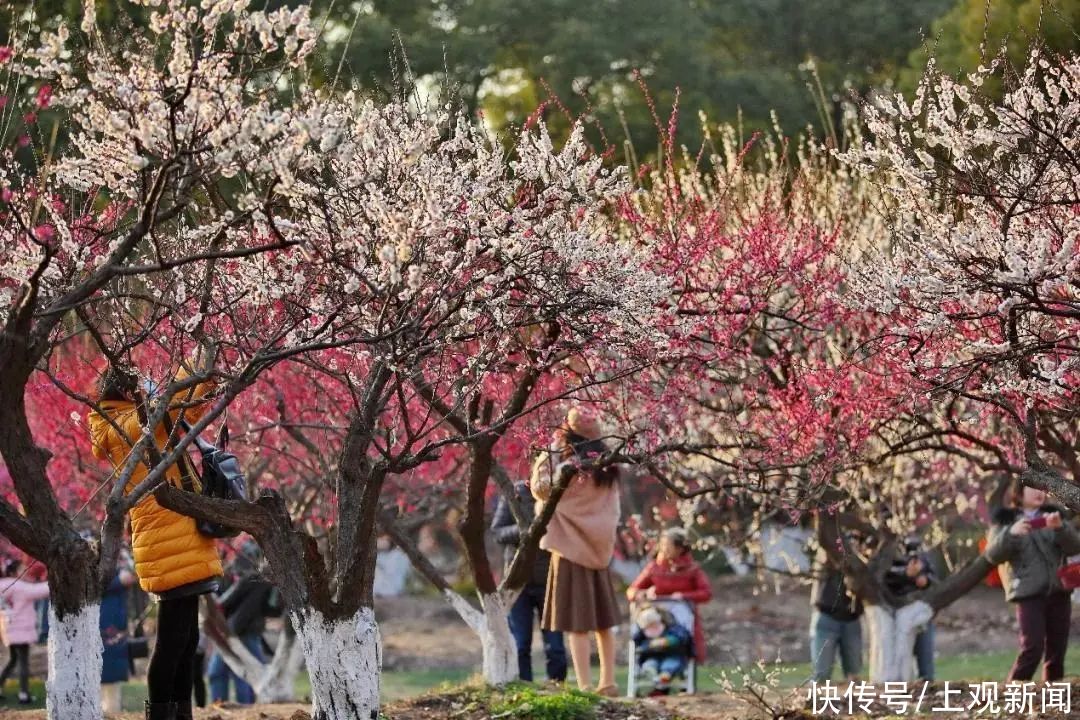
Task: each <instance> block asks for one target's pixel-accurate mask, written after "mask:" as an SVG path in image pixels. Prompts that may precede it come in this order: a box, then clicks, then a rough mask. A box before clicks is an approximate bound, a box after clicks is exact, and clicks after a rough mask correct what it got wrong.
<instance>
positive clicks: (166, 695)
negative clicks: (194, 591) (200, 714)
mask: <svg viewBox="0 0 1080 720" xmlns="http://www.w3.org/2000/svg"><path fill="white" fill-rule="evenodd" d="M198 648H199V596H198V595H192V596H190V597H182V598H175V599H171V600H162V601H161V603H160V605H159V606H158V627H157V641H156V642H155V643H154V654H153V655H152V656H151V657H150V667H149V668H148V669H147V671H146V685H147V691H148V694H149V696H150V702H152V703H167V702H175V703H180V704H182V705H186V706H189V707H190V706H191V692H192V687H193V685H194V679H195V651H196V650H198Z"/></svg>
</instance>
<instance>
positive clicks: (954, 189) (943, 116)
mask: <svg viewBox="0 0 1080 720" xmlns="http://www.w3.org/2000/svg"><path fill="white" fill-rule="evenodd" d="M1002 81H1004V83H1005V92H1004V94H1003V96H1002V97H1001V99H1000V100H998V99H994V96H993V94H992V93H989V92H985V91H984V88H986V87H988V86H989V85H991V84H992V83H998V82H1002ZM865 117H866V122H867V126H868V128H869V131H870V133H871V134H872V135H873V137H874V140H873V141H872V142H870V141H868V142H865V143H863V144H862V145H860V146H858V147H855V148H853V149H851V150H850V151H849V152H847V153H844V154H842V155H841V157H842V159H843V160H844V161H846V162H847V163H849V164H850V165H851V166H852V167H853V168H854V169H855V170H856V171H858V172H860V173H863V174H864V175H865V176H866V177H868V178H871V179H873V180H874V181H875V182H878V183H880V184H881V185H882V188H883V190H884V192H885V193H887V194H888V195H890V196H892V197H893V199H894V200H895V206H894V207H893V208H891V212H890V222H891V225H892V239H893V243H894V244H893V245H892V247H891V248H886V249H885V251H884V252H881V253H870V254H869V255H868V257H867V259H866V262H864V263H863V265H862V267H860V268H859V269H858V270H859V272H858V275H859V278H858V281H857V282H856V283H855V285H854V289H855V291H856V294H857V296H858V297H859V299H860V301H861V302H863V303H865V304H867V305H869V306H872V307H876V308H878V309H879V310H881V311H883V312H886V313H893V314H894V316H895V317H896V318H897V321H898V322H899V323H900V325H901V328H902V329H901V331H902V332H904V333H907V334H909V335H911V336H915V337H918V338H919V339H920V341H921V342H922V343H924V344H925V345H924V346H925V347H926V349H927V352H924V353H922V354H920V355H919V356H918V357H917V358H915V360H914V361H913V362H914V366H913V367H912V368H911V369H913V370H916V371H929V372H938V373H940V377H939V378H938V379H939V381H940V382H950V383H951V382H965V381H964V380H958V379H957V378H958V377H959V376H960V375H963V376H964V377H968V376H969V374H970V372H971V371H972V370H973V369H974V370H976V372H974V373H973V375H974V378H975V385H974V386H973V387H969V389H977V390H978V391H980V392H981V393H983V394H984V395H987V396H992V395H994V394H997V393H1001V392H1005V391H1009V390H1015V391H1017V392H1018V393H1020V394H1021V395H1022V396H1027V397H1032V396H1036V395H1040V394H1043V395H1045V394H1051V395H1053V394H1055V393H1062V392H1072V391H1073V390H1075V389H1076V387H1077V376H1076V370H1077V362H1078V359H1080V352H1078V349H1080V348H1078V344H1077V335H1078V330H1080V324H1078V323H1077V319H1078V318H1080V253H1078V247H1077V243H1078V240H1080V212H1078V207H1080V196H1078V194H1077V191H1078V190H1080V184H1078V183H1080V172H1078V167H1077V164H1076V156H1077V155H1076V154H1077V151H1078V149H1080V135H1078V134H1077V133H1076V126H1077V122H1078V120H1080V57H1078V56H1076V55H1073V56H1064V57H1049V56H1046V55H1043V54H1041V53H1040V52H1038V51H1036V52H1034V53H1032V55H1031V56H1030V58H1029V60H1028V64H1027V66H1026V68H1025V69H1023V71H1021V72H1019V73H1017V74H1016V75H1013V74H1012V71H1011V69H1010V68H1008V67H1007V66H1006V64H1005V63H1004V62H1003V61H995V62H993V63H990V64H989V65H988V66H984V67H980V68H979V69H978V70H977V71H976V72H974V73H972V74H970V75H968V76H967V77H965V78H961V79H954V78H951V77H949V76H947V75H944V74H942V73H940V72H938V71H937V70H936V68H935V67H934V66H933V64H931V65H930V67H929V68H928V69H927V72H926V75H925V77H924V79H923V81H922V83H921V84H920V86H919V89H918V91H917V92H916V95H915V98H914V100H913V102H911V103H908V102H907V101H906V100H905V99H904V97H903V96H901V95H893V96H886V97H882V98H880V99H879V101H878V102H877V103H876V104H875V105H874V106H872V107H868V108H867V109H866V113H865ZM943 368H952V369H954V370H957V369H958V370H960V373H956V374H952V375H950V372H949V371H948V370H947V369H945V370H943ZM991 368H992V369H991Z"/></svg>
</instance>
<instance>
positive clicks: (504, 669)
mask: <svg viewBox="0 0 1080 720" xmlns="http://www.w3.org/2000/svg"><path fill="white" fill-rule="evenodd" d="M443 594H444V595H446V599H447V600H448V601H449V602H450V604H451V605H453V606H454V609H455V610H457V612H458V615H460V616H461V619H462V620H464V621H465V623H466V624H467V625H468V626H469V628H471V629H472V631H473V632H475V633H476V634H477V635H479V636H480V648H481V651H482V652H483V656H482V657H483V660H482V662H483V665H482V672H483V675H484V682H485V683H487V684H488V685H493V686H496V687H502V686H504V685H506V684H507V683H511V682H513V681H514V680H517V679H518V665H517V644H516V643H515V642H514V637H513V636H512V635H511V634H510V621H509V614H510V606H511V605H513V604H514V598H515V597H516V595H517V593H513V592H506V591H498V592H494V593H490V594H487V595H483V594H482V595H480V607H481V608H482V609H481V610H477V609H476V608H474V607H473V606H472V605H471V604H470V603H469V601H467V600H466V599H465V598H463V597H462V596H461V595H459V594H458V593H456V592H454V591H453V590H450V589H446V590H444V591H443Z"/></svg>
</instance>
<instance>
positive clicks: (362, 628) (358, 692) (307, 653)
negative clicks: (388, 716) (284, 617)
mask: <svg viewBox="0 0 1080 720" xmlns="http://www.w3.org/2000/svg"><path fill="white" fill-rule="evenodd" d="M292 622H293V627H294V628H296V635H297V637H298V638H299V639H300V644H301V646H302V647H303V650H304V658H305V659H306V660H307V669H308V675H309V677H310V678H311V702H312V714H313V716H314V719H315V720H369V719H370V720H376V719H377V718H378V716H379V672H380V669H381V666H382V642H381V640H380V638H379V627H378V625H377V624H376V623H375V613H374V611H372V609H371V608H370V607H362V608H360V610H359V611H358V612H357V613H356V614H355V615H354V616H352V617H350V618H344V619H328V618H326V617H325V616H324V615H323V614H322V613H321V612H319V611H318V610H315V609H314V608H311V607H304V608H301V609H298V610H294V611H293V612H292Z"/></svg>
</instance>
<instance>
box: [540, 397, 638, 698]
mask: <svg viewBox="0 0 1080 720" xmlns="http://www.w3.org/2000/svg"><path fill="white" fill-rule="evenodd" d="M601 437H602V433H601V431H600V425H599V422H598V421H597V419H596V418H595V417H594V416H593V415H592V414H590V413H589V412H588V411H586V410H585V409H584V408H578V407H575V408H573V409H571V410H570V412H569V413H567V416H566V422H565V423H564V424H563V425H562V426H561V427H560V428H559V429H558V430H556V431H555V438H554V443H553V444H552V446H551V447H550V448H548V449H546V450H544V451H543V452H541V453H540V456H539V457H538V458H537V459H536V462H535V463H534V464H533V468H532V482H531V483H530V489H531V490H532V494H533V497H534V498H535V499H536V500H537V501H538V505H537V508H536V511H537V512H538V513H539V512H541V510H542V506H543V503H544V502H546V501H547V500H548V499H549V498H550V497H551V493H552V490H553V489H554V486H555V484H556V483H558V482H561V481H563V479H564V478H565V477H566V474H569V475H570V477H571V479H570V484H569V485H568V486H567V488H566V491H565V492H564V493H563V495H562V497H561V498H560V499H559V501H558V504H557V505H556V506H555V513H554V515H553V516H552V517H551V521H550V523H549V524H548V526H547V532H546V534H545V535H544V537H543V538H542V539H541V540H540V548H541V549H543V550H547V551H549V552H550V553H551V565H550V567H549V568H548V576H547V589H546V593H545V596H544V610H543V618H542V621H541V627H542V628H543V629H544V630H547V631H549V632H563V633H566V638H567V644H568V645H569V646H570V658H571V660H572V661H573V665H574V676H575V677H576V678H577V684H578V688H580V689H581V690H590V689H591V687H590V686H591V684H592V667H591V665H590V662H589V661H590V643H589V636H590V634H594V635H595V636H596V645H597V650H598V653H599V655H600V682H599V685H598V686H597V688H596V692H597V693H599V694H600V695H607V696H614V695H616V694H618V688H617V687H616V685H615V636H614V633H613V632H612V628H614V627H615V626H616V625H618V624H619V623H620V621H621V615H622V613H621V611H620V610H619V603H618V600H617V598H616V596H615V588H614V586H613V584H612V581H611V570H610V569H609V565H610V564H611V558H612V555H613V553H614V552H615V532H616V528H617V526H618V523H619V515H620V512H621V510H620V506H619V486H618V482H617V480H618V476H619V473H618V470H617V469H616V468H615V467H614V466H613V465H607V466H605V467H595V468H589V466H590V465H593V464H595V461H596V460H598V459H599V458H601V457H602V456H603V455H604V453H605V452H606V447H605V445H604V442H603V440H602V439H601Z"/></svg>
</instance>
